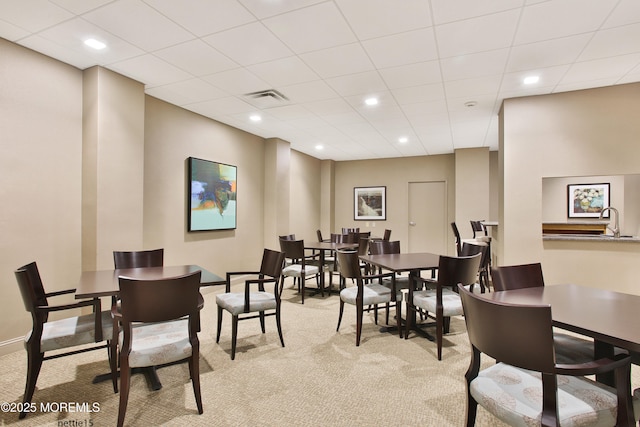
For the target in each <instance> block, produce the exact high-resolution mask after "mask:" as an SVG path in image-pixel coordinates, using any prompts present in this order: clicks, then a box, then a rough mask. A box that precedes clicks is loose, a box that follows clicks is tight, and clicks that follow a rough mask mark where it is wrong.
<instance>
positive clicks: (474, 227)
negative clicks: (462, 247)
mask: <svg viewBox="0 0 640 427" xmlns="http://www.w3.org/2000/svg"><path fill="white" fill-rule="evenodd" d="M482 221H484V220H482ZM482 221H469V222H470V223H471V231H473V238H474V239H477V238H478V237H480V236H488V233H487V227H485V226H484V224H483V223H482Z"/></svg>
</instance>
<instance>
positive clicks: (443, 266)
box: [438, 254, 482, 291]
mask: <svg viewBox="0 0 640 427" xmlns="http://www.w3.org/2000/svg"><path fill="white" fill-rule="evenodd" d="M481 257H482V255H481V254H476V255H473V256H467V257H450V256H445V255H440V260H439V262H438V286H439V287H441V286H446V287H450V288H452V289H453V290H454V291H456V290H457V285H463V286H466V285H472V284H474V283H475V282H476V277H477V276H478V268H479V267H480V258H481Z"/></svg>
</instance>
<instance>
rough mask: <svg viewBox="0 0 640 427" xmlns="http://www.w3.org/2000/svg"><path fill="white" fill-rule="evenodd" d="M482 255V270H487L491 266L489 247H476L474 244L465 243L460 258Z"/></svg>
mask: <svg viewBox="0 0 640 427" xmlns="http://www.w3.org/2000/svg"><path fill="white" fill-rule="evenodd" d="M475 254H481V257H480V270H482V269H486V268H487V266H488V265H489V256H490V253H489V245H486V244H484V245H474V244H473V243H463V244H462V250H461V251H460V254H459V255H458V256H471V255H475Z"/></svg>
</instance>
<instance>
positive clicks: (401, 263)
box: [359, 252, 440, 341]
mask: <svg viewBox="0 0 640 427" xmlns="http://www.w3.org/2000/svg"><path fill="white" fill-rule="evenodd" d="M359 258H360V260H361V261H363V262H365V263H367V264H370V265H372V266H375V267H378V268H382V269H385V270H389V271H393V272H395V273H407V272H408V273H409V281H410V283H411V284H410V286H413V288H414V289H415V288H416V286H417V282H416V278H417V277H419V276H420V274H421V272H422V271H431V277H434V276H435V272H436V270H437V269H438V264H439V262H440V255H438V254H434V253H430V252H416V253H400V254H379V255H360V257H359ZM413 315H414V316H415V312H413ZM411 325H413V326H414V328H415V330H416V331H417V332H418V333H420V334H421V335H423V336H424V337H426V338H427V339H429V340H430V341H433V340H434V338H433V337H432V336H431V335H429V334H428V333H426V332H425V331H424V330H423V329H420V325H419V324H418V323H417V322H416V321H415V319H414V320H413V321H412V322H411ZM393 329H394V327H390V326H389V327H385V328H383V331H390V330H393Z"/></svg>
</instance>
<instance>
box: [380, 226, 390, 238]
mask: <svg viewBox="0 0 640 427" xmlns="http://www.w3.org/2000/svg"><path fill="white" fill-rule="evenodd" d="M390 239H391V230H389V229H388V228H387V229H386V230H384V235H383V236H382V240H390Z"/></svg>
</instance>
